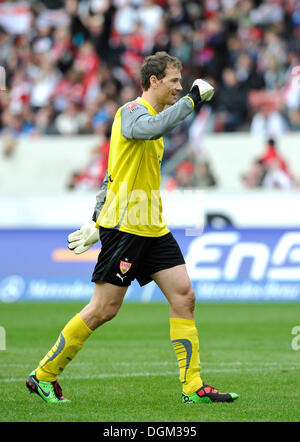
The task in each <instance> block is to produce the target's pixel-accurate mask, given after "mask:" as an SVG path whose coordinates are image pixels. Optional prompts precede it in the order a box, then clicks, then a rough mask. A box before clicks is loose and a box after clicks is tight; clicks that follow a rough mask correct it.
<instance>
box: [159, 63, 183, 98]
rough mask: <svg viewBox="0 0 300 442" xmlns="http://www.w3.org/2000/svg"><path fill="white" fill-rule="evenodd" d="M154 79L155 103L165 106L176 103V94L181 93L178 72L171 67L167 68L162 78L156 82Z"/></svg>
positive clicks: (179, 74)
mask: <svg viewBox="0 0 300 442" xmlns="http://www.w3.org/2000/svg"><path fill="white" fill-rule="evenodd" d="M155 79H156V81H155V82H153V88H154V92H155V95H156V98H157V101H158V102H159V103H160V104H162V105H165V106H166V105H169V106H170V105H172V104H174V103H176V101H177V99H178V94H179V92H180V91H182V86H181V84H180V81H181V73H180V71H179V70H178V69H177V68H175V67H173V66H168V67H167V69H166V75H165V76H164V78H162V79H161V80H158V79H157V78H156V77H155Z"/></svg>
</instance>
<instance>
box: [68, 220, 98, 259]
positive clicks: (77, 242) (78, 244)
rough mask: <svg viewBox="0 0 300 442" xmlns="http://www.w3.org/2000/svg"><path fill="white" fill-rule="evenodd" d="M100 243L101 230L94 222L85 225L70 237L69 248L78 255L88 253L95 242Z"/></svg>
mask: <svg viewBox="0 0 300 442" xmlns="http://www.w3.org/2000/svg"><path fill="white" fill-rule="evenodd" d="M97 241H99V230H98V229H97V228H96V227H95V222H94V221H89V222H87V223H86V224H84V225H83V226H82V227H81V228H80V229H79V230H76V231H75V232H73V233H70V235H69V236H68V243H69V245H68V248H69V249H70V250H74V252H75V253H76V255H79V254H80V253H83V252H86V250H88V249H89V248H90V247H92V245H93V244H95V242H97Z"/></svg>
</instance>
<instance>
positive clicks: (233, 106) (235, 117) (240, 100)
mask: <svg viewBox="0 0 300 442" xmlns="http://www.w3.org/2000/svg"><path fill="white" fill-rule="evenodd" d="M222 79H223V86H222V87H221V88H220V93H219V102H218V108H217V112H216V122H215V130H216V131H218V132H220V131H225V132H233V131H235V130H238V129H240V128H241V126H242V124H243V123H245V122H246V119H247V112H248V109H247V105H248V98H247V90H246V89H245V87H243V86H242V85H241V83H240V82H239V81H238V79H237V76H236V72H235V71H234V70H233V69H231V68H226V69H225V70H224V71H223V74H222Z"/></svg>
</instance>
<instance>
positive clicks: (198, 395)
mask: <svg viewBox="0 0 300 442" xmlns="http://www.w3.org/2000/svg"><path fill="white" fill-rule="evenodd" d="M238 397H239V396H238V395H237V394H236V393H221V392H219V391H218V390H216V389H215V388H214V387H211V386H210V385H208V384H203V386H202V387H201V388H199V390H197V391H196V392H195V393H192V394H185V393H182V402H183V403H184V404H188V403H192V404H198V403H207V404H209V403H210V402H233V401H235V400H236V399H237V398H238Z"/></svg>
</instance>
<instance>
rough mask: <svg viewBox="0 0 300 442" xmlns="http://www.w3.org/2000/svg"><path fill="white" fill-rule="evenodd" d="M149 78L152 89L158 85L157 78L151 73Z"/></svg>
mask: <svg viewBox="0 0 300 442" xmlns="http://www.w3.org/2000/svg"><path fill="white" fill-rule="evenodd" d="M149 80H150V86H152V87H153V88H154V89H156V88H157V86H158V79H157V77H156V75H151V77H150V78H149Z"/></svg>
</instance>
